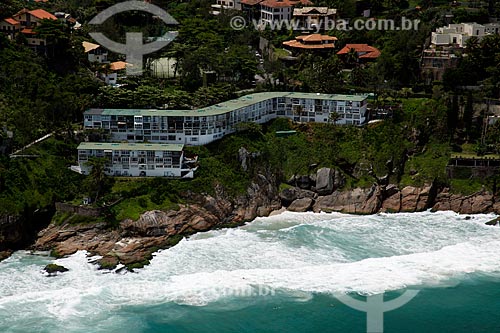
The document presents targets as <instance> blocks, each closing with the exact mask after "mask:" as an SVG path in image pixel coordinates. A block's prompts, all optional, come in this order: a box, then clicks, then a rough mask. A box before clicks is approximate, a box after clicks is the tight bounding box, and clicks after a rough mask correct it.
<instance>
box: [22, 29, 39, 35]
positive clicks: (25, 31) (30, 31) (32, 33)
mask: <svg viewBox="0 0 500 333" xmlns="http://www.w3.org/2000/svg"><path fill="white" fill-rule="evenodd" d="M21 33H23V34H26V35H36V32H34V31H33V29H28V28H24V29H23V30H21Z"/></svg>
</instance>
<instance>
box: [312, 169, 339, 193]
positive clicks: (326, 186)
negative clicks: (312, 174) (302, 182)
mask: <svg viewBox="0 0 500 333" xmlns="http://www.w3.org/2000/svg"><path fill="white" fill-rule="evenodd" d="M334 177H335V171H334V170H333V169H330V168H321V169H319V170H318V172H317V173H316V192H317V193H318V194H319V195H328V194H331V193H332V192H333V185H334V184H333V182H334Z"/></svg>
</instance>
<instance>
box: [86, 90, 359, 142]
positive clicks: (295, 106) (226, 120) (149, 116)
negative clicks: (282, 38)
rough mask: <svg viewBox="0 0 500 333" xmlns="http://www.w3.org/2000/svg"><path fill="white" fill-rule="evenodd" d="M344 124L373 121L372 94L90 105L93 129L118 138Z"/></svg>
mask: <svg viewBox="0 0 500 333" xmlns="http://www.w3.org/2000/svg"><path fill="white" fill-rule="evenodd" d="M332 113H337V114H338V116H339V118H338V120H337V121H336V123H337V124H339V125H361V124H363V123H365V122H366V121H367V100H366V96H364V95H363V96H359V95H328V94H313V93H286V92H281V93H257V94H252V95H247V96H243V97H241V98H239V99H236V100H231V101H227V102H224V103H220V104H217V105H214V106H210V107H207V108H203V109H199V110H185V111H184V110H135V109H133V110H131V109H126V110H117V109H90V110H87V111H86V112H85V113H84V127H85V129H87V130H92V129H104V130H107V131H108V132H109V134H110V135H111V140H113V141H124V140H126V141H129V142H144V141H147V142H154V143H177V144H187V145H194V146H197V145H205V144H208V143H210V142H212V141H215V140H218V139H220V138H222V137H223V136H225V135H227V134H230V133H233V132H235V131H236V130H237V128H238V124H240V123H244V122H256V123H266V122H268V121H270V120H271V119H275V118H277V117H286V118H289V119H292V120H294V121H297V122H319V123H331V122H332V120H331V114H332Z"/></svg>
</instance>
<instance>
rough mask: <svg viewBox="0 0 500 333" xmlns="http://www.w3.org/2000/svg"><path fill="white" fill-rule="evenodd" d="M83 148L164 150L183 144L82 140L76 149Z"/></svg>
mask: <svg viewBox="0 0 500 333" xmlns="http://www.w3.org/2000/svg"><path fill="white" fill-rule="evenodd" d="M83 149H89V150H90V149H94V150H99V149H105V150H155V151H156V150H165V151H182V149H184V145H183V144H175V143H174V144H167V143H114V142H82V143H80V145H79V146H78V150H83Z"/></svg>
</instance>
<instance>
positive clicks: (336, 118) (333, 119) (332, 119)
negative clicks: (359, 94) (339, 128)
mask: <svg viewBox="0 0 500 333" xmlns="http://www.w3.org/2000/svg"><path fill="white" fill-rule="evenodd" d="M339 119H340V114H339V113H338V112H337V111H332V112H330V115H329V116H328V122H333V124H334V125H337V121H339Z"/></svg>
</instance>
